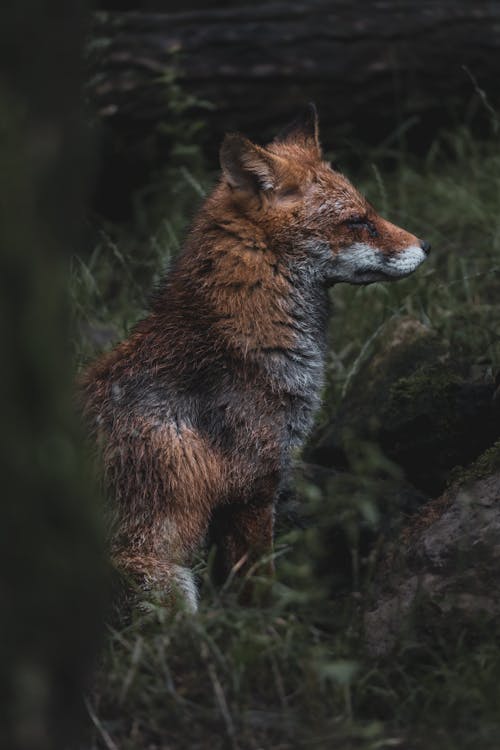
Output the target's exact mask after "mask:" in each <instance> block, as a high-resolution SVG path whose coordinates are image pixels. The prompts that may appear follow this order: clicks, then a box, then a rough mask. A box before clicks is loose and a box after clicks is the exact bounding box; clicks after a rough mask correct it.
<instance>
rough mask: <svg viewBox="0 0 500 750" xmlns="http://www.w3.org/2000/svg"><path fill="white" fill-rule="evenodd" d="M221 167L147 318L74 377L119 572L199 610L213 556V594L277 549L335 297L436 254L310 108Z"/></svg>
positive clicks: (228, 147) (235, 142) (228, 149)
mask: <svg viewBox="0 0 500 750" xmlns="http://www.w3.org/2000/svg"><path fill="white" fill-rule="evenodd" d="M220 162H221V167H222V176H221V178H220V181H219V182H218V184H217V186H216V187H215V189H214V190H213V192H212V193H211V195H210V196H209V197H208V198H207V199H206V201H205V203H204V205H203V206H202V208H201V209H200V211H199V213H198V216H197V217H196V220H195V221H194V224H193V227H192V229H191V231H190V233H189V236H188V238H187V241H186V243H185V246H184V249H183V251H182V252H181V254H180V256H179V257H178V258H177V261H176V263H175V265H174V267H173V268H172V269H171V270H170V272H169V273H168V275H167V277H166V279H165V281H164V283H163V287H162V288H161V291H160V293H159V295H158V298H157V301H156V303H155V305H154V307H153V309H152V311H151V313H150V314H149V316H148V317H147V318H146V319H145V320H142V321H141V322H140V323H138V325H136V327H135V329H134V330H133V331H132V333H131V335H130V337H129V338H128V339H127V340H125V341H123V342H122V343H120V344H119V345H118V346H117V347H116V348H115V349H114V350H113V351H111V352H110V353H107V354H105V355H104V356H102V357H101V358H100V359H98V360H97V362H96V363H94V364H93V365H92V366H90V368H89V369H87V371H86V372H85V373H84V375H83V377H82V395H83V410H84V413H85V415H86V417H87V419H88V420H89V422H90V424H91V429H92V431H93V434H94V435H95V437H96V440H98V441H99V442H100V443H102V445H103V460H104V471H105V480H106V484H107V487H108V490H109V494H110V496H111V501H112V506H113V517H114V522H113V528H112V541H111V547H112V556H113V558H114V561H115V563H116V565H117V566H119V567H120V568H121V569H123V570H125V571H127V572H128V573H129V574H131V575H132V576H134V577H136V578H138V579H139V580H141V581H142V582H143V584H145V585H149V586H152V587H154V588H155V589H158V590H160V591H164V592H166V593H167V594H168V592H175V591H177V592H180V593H181V596H182V597H183V598H184V600H185V602H186V605H187V606H188V607H189V608H190V609H192V610H195V609H196V606H197V590H196V586H195V582H194V578H193V576H192V573H191V571H190V567H189V566H190V564H191V560H192V557H193V555H194V553H196V551H197V550H199V549H200V548H202V546H203V544H204V543H205V542H206V540H207V539H210V540H212V541H213V542H214V543H215V545H216V556H215V563H214V567H215V573H216V577H217V578H218V579H220V580H224V579H225V577H227V576H228V575H229V573H230V572H231V571H235V570H239V571H241V570H243V571H247V572H248V570H249V569H250V568H251V567H252V566H253V565H255V564H256V562H257V561H258V560H259V559H261V558H262V556H265V555H266V554H267V553H270V552H271V550H272V541H273V516H274V505H275V499H276V496H277V493H278V491H279V488H280V485H281V483H282V481H283V480H284V477H286V474H287V468H288V466H289V464H290V460H291V453H292V450H294V449H295V448H296V447H297V446H300V445H301V443H302V442H303V441H304V439H305V437H306V436H307V435H308V432H309V431H310V429H311V427H312V424H313V420H314V415H315V412H316V410H317V408H318V406H319V401H320V393H321V389H322V385H323V369H324V362H325V356H326V349H327V341H326V337H327V321H328V309H329V304H328V287H330V286H331V285H333V284H336V283H338V282H349V283H351V284H369V283H371V282H374V281H389V280H395V279H400V278H402V277H404V276H407V275H408V274H410V273H412V272H413V271H414V270H415V269H416V268H417V267H418V266H419V265H420V264H421V263H422V262H423V261H424V260H425V258H426V256H427V255H428V253H429V249H430V246H429V244H428V243H426V242H421V241H420V240H418V239H417V238H416V237H415V236H414V235H412V234H409V233H408V232H406V231H404V230H403V229H400V228H399V227H397V226H394V225H393V224H391V223H389V222H388V221H386V220H385V219H383V218H381V217H380V216H379V215H378V214H377V213H376V212H375V209H374V208H373V207H372V206H371V205H370V204H369V203H368V202H367V201H366V200H365V198H364V197H363V196H362V195H360V194H359V193H358V192H357V190H355V188H354V187H353V186H352V185H351V183H350V182H349V181H348V180H347V179H346V177H344V176H343V175H342V174H340V172H338V171H335V170H334V169H333V168H332V167H331V166H330V165H329V164H328V163H327V162H325V161H324V160H323V158H322V153H321V147H320V143H319V138H318V120H317V115H316V110H315V108H314V106H313V105H310V106H309V108H308V109H307V111H306V112H305V114H304V115H303V116H302V117H300V118H298V119H297V120H296V121H294V123H292V124H291V125H290V126H289V127H288V128H287V129H286V130H285V131H283V132H282V133H281V134H280V135H279V136H278V137H276V138H275V140H274V141H272V142H271V143H270V144H268V145H267V146H266V147H262V146H258V145H256V144H254V143H252V142H251V141H249V140H248V139H247V138H245V137H243V136H242V135H237V134H232V135H231V134H230V135H227V136H226V138H225V140H224V142H223V144H222V147H221V151H220ZM269 557H271V555H269Z"/></svg>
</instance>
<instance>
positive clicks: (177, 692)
mask: <svg viewBox="0 0 500 750" xmlns="http://www.w3.org/2000/svg"><path fill="white" fill-rule="evenodd" d="M499 47H500V3H497V2H484V1H482V0H481V1H479V2H475V3H467V2H463V1H461V0H457V1H456V2H451V1H449V0H441V1H440V2H426V1H424V2H419V3H417V2H413V0H407V1H406V2H396V1H395V0H376V1H375V2H370V3H363V4H361V3H348V2H341V1H340V0H309V2H306V0H303V1H302V2H300V1H299V0H291V1H290V2H288V3H284V2H276V3H275V2H268V3H259V2H257V3H252V4H247V5H245V4H244V3H238V2H223V1H222V0H211V1H210V2H201V0H200V2H189V1H186V2H183V3H180V2H179V3H176V2H169V3H166V2H156V3H154V2H143V3H141V2H134V3H132V2H129V3H126V2H121V3H111V2H110V3H107V4H106V3H99V4H97V5H96V4H94V6H93V7H88V6H85V4H84V3H81V2H79V0H65V1H64V2H62V1H60V2H57V0H36V1H35V0H33V1H32V2H28V0H24V1H21V2H16V3H14V2H8V3H7V4H4V5H3V6H2V9H1V10H0V248H1V255H0V264H1V273H0V285H1V290H2V292H1V300H0V304H1V305H2V316H1V318H0V325H1V331H2V368H1V372H2V388H1V390H0V399H1V401H2V410H1V413H2V418H3V430H2V438H1V445H2V450H1V454H0V455H1V457H2V465H3V469H4V472H3V486H2V489H3V491H2V507H3V509H4V517H3V519H2V522H1V523H0V554H1V556H2V565H1V574H0V597H1V600H0V601H1V604H2V617H1V618H0V747H2V748H4V747H5V748H6V750H7V748H8V749H9V750H11V749H12V750H17V749H19V750H46V749H47V750H49V749H50V750H53V749H54V748H85V750H91V749H92V750H94V749H97V748H99V750H101V748H106V750H117V749H118V748H119V749H120V750H135V749H137V750H139V748H140V749H141V750H142V749H143V748H148V750H153V749H154V750H160V748H161V749H162V750H164V749H165V750H166V748H190V750H192V749H193V748H204V747H207V746H211V747H214V748H225V747H229V748H240V749H241V750H244V749H245V748H261V747H262V748H264V747H265V748H266V750H267V749H269V750H270V749H271V748H276V750H277V749H278V748H280V750H281V749H284V748H296V747H307V748H311V747H318V748H327V747H328V748H330V747H338V748H364V749H365V748H366V749H368V748H371V749H373V750H375V748H384V747H397V748H405V749H406V748H407V749H408V750H417V749H418V748H426V750H427V748H434V747H435V748H450V750H451V748H453V749H455V748H469V747H473V746H474V747H476V746H478V745H479V746H481V748H491V749H492V750H493V749H494V748H497V747H498V737H499V734H500V724H499V716H500V689H499V685H500V658H499V653H500V650H499V645H500V643H499V640H500V638H499V636H500V632H499V616H500V601H499V597H498V577H499V573H500V570H499V560H500V556H499V554H498V550H499V539H500V443H499V438H500V420H499V416H500V414H499V410H500V391H499V388H500V377H499V373H500V311H499V308H498V297H499V291H500V210H499V208H500V205H499V204H500V153H499V127H500V125H499V115H498V111H499V104H500V102H499V96H500V91H499V86H498V81H499V73H500V55H499ZM310 100H314V101H315V102H316V105H317V107H318V110H319V114H320V121H321V135H322V142H323V145H324V149H325V152H326V154H327V156H328V158H331V159H332V160H333V161H334V162H335V163H336V165H337V166H338V168H340V169H342V171H345V172H346V173H347V174H348V175H349V177H350V178H351V179H352V181H353V182H354V183H355V184H356V185H357V186H358V187H359V188H360V189H361V190H363V191H364V192H365V193H366V195H367V197H368V198H369V199H370V201H372V202H373V203H374V205H375V206H376V207H377V208H378V209H379V210H380V212H381V213H382V214H383V215H385V216H387V218H389V219H391V220H393V221H394V222H395V223H398V224H401V225H402V226H404V227H405V228H407V229H408V230H410V231H413V232H415V233H416V234H417V235H419V236H425V238H426V239H428V240H430V241H431V243H432V246H433V251H432V255H431V258H430V260H429V261H428V263H426V265H425V267H424V268H422V269H421V270H419V271H418V273H417V274H415V275H414V276H412V277H411V278H409V279H407V280H405V281H403V282H401V283H398V284H396V285H383V284H374V285H372V286H370V287H367V288H350V287H347V286H341V287H340V286H339V287H337V288H335V289H334V290H333V292H332V301H333V309H334V313H333V317H332V324H331V348H330V353H329V358H328V368H327V382H328V384H327V389H326V392H325V401H324V407H323V409H322V411H321V414H320V415H319V416H318V421H317V427H316V430H315V432H314V434H313V436H312V438H311V440H310V443H309V445H308V446H307V449H306V451H305V452H304V455H303V456H302V457H301V458H300V460H299V459H298V460H297V467H296V470H295V476H294V483H293V484H294V487H293V492H291V493H290V494H289V495H287V496H286V497H283V498H282V501H281V503H280V508H279V514H278V528H277V539H276V555H277V560H276V563H277V578H276V581H275V582H274V584H273V591H272V602H271V603H270V605H269V606H268V607H266V608H265V609H259V608H257V607H255V608H252V607H250V608H243V607H241V606H239V605H238V603H237V594H238V585H237V583H233V585H231V586H228V587H226V588H225V589H224V590H222V591H220V590H214V589H213V587H212V585H211V583H210V576H209V574H208V569H209V567H210V559H209V561H208V563H207V561H206V560H204V559H200V561H199V564H198V566H197V574H198V577H199V582H200V587H201V591H202V606H201V611H200V614H199V615H197V616H195V617H193V616H189V615H187V614H186V613H185V612H183V611H177V612H169V611H166V610H165V608H164V607H162V606H161V605H160V604H159V603H158V602H157V601H155V600H154V598H149V599H147V601H144V602H143V603H142V606H141V607H140V608H138V609H137V611H136V612H135V613H134V614H133V616H132V617H131V619H130V620H128V621H127V622H126V623H123V622H122V623H121V624H118V623H117V621H116V618H115V617H114V615H113V613H112V612H111V610H110V601H111V599H112V595H111V585H110V574H109V571H108V567H107V563H106V555H105V545H104V541H103V540H104V531H103V521H102V504H103V500H102V498H101V497H100V492H99V489H98V481H97V480H96V478H95V477H94V476H93V471H92V469H91V467H90V465H89V460H88V446H86V445H85V438H84V435H83V434H82V430H81V426H80V424H79V419H78V415H77V414H76V413H75V408H74V396H73V394H74V380H75V376H76V374H77V372H78V370H79V368H80V367H82V366H83V365H84V364H85V362H87V361H88V360H89V359H91V358H92V357H94V356H97V355H98V354H99V353H100V352H101V351H104V350H105V349H107V348H109V347H110V346H112V345H113V343H114V342H115V341H117V340H119V339H120V338H121V337H122V336H124V335H125V334H126V333H127V331H129V330H130V327H131V326H132V325H133V324H134V322H135V321H136V320H138V319H139V318H140V317H141V316H142V315H144V314H145V312H146V311H147V307H148V299H149V295H150V292H151V289H152V288H153V287H154V286H155V284H156V283H157V282H158V281H159V280H160V279H161V277H162V275H163V274H164V273H165V269H167V268H168V265H169V263H170V262H171V260H172V259H173V258H174V257H175V255H176V253H177V252H178V251H179V248H180V247H181V245H182V240H183V236H184V233H185V231H186V229H187V227H188V226H189V223H190V221H191V219H192V217H193V215H194V213H195V212H196V208H197V207H198V206H199V204H200V202H201V201H202V200H203V197H204V195H206V193H207V191H209V190H210V188H211V185H213V184H214V181H215V179H216V178H217V170H218V159H217V154H218V146H219V143H220V141H221V139H222V137H223V134H224V133H225V132H226V131H233V130H239V131H242V132H244V133H246V134H247V135H248V136H250V137H252V138H254V139H255V140H256V141H258V142H259V143H265V142H266V139H269V138H271V137H272V136H273V135H274V134H275V133H276V132H277V131H278V130H279V129H280V128H281V127H282V126H283V125H285V124H286V122H287V121H288V120H290V119H292V118H293V117H294V116H295V114H296V113H297V111H298V110H299V109H300V108H301V107H302V106H303V105H304V104H305V103H307V102H308V101H310Z"/></svg>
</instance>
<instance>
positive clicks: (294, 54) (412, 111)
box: [88, 0, 500, 143]
mask: <svg viewBox="0 0 500 750" xmlns="http://www.w3.org/2000/svg"><path fill="white" fill-rule="evenodd" d="M499 24H500V5H499V4H497V3H491V2H486V0H478V2H475V3H469V2H466V0H456V1H453V2H452V1H451V0H445V1H444V2H441V3H433V2H432V1H431V0H423V2H406V3H401V2H399V1H398V0H376V2H373V3H371V4H370V5H369V6H366V7H365V6H364V7H363V9H362V11H361V12H360V8H359V6H357V5H356V4H353V3H350V2H347V1H346V0H340V1H336V2H333V1H332V0H309V2H304V0H292V1H291V2H289V3H280V2H271V3H268V4H257V5H252V6H248V7H232V8H224V9H207V10H194V11H190V12H176V13H147V12H142V13H141V12H111V13H106V12H101V13H97V14H96V15H95V18H94V24H93V28H92V31H91V41H90V43H89V47H88V94H89V97H90V99H91V101H92V102H93V105H94V106H95V108H96V110H97V112H98V114H99V116H100V118H102V119H103V120H105V121H107V122H110V123H112V124H113V126H114V127H115V126H116V127H120V128H121V129H123V130H125V131H127V130H128V132H129V133H133V134H134V135H135V137H137V134H138V132H144V131H147V130H148V129H152V128H154V127H155V126H156V124H157V123H158V122H161V121H162V120H166V119H170V118H172V117H175V114H176V113H175V102H174V103H172V102H171V101H170V102H169V100H168V96H167V95H166V90H165V86H164V85H163V84H162V82H161V78H162V75H163V74H164V72H165V70H166V69H174V70H175V71H176V75H177V77H178V80H179V82H180V84H181V86H182V87H183V89H184V90H185V91H186V92H188V93H189V94H193V95H195V96H196V98H198V99H203V100H206V101H208V102H210V103H211V104H212V106H213V109H212V111H210V113H209V114H207V113H206V112H205V115H206V119H207V124H208V137H209V138H212V139H214V141H216V142H218V141H219V139H220V135H221V133H222V132H223V131H224V130H227V129H241V130H243V131H245V132H246V133H248V134H249V135H251V136H253V137H260V138H265V137H268V136H270V135H272V133H273V131H274V128H275V127H276V126H277V125H278V124H280V123H282V122H284V121H286V120H287V118H289V117H290V114H293V112H294V110H295V109H296V108H297V107H300V106H301V105H302V104H303V103H304V101H307V100H309V99H315V100H316V101H317V103H318V104H319V106H320V111H321V113H322V116H323V123H324V124H323V133H324V134H325V135H326V134H328V133H327V132H325V127H326V128H328V129H329V130H331V131H332V132H335V133H336V134H342V133H344V134H349V135H353V136H355V137H362V138H364V139H365V140H368V142H371V143H375V142H377V141H378V140H380V139H381V138H383V137H385V136H387V134H388V133H389V132H390V131H393V130H394V128H395V127H397V126H398V125H400V126H401V125H402V126H403V127H404V126H405V123H406V125H408V123H409V122H411V121H412V119H411V118H413V120H415V118H423V119H425V120H426V122H425V123H424V124H425V126H426V127H427V129H428V130H429V131H430V132H435V130H436V125H437V121H441V120H443V118H445V117H448V118H449V114H450V112H452V111H455V112H458V113H462V114H463V113H464V111H465V105H466V103H467V102H468V101H470V99H471V96H472V95H473V93H474V83H473V81H472V80H471V76H473V77H474V79H475V80H477V82H478V84H479V86H480V87H481V88H482V89H484V90H485V91H486V92H487V93H488V95H489V96H490V97H491V98H492V100H495V97H498V86H497V82H498V74H499V72H500V54H499V53H500V33H499V31H498V29H499V28H500V27H499ZM467 71H470V73H468V72H467ZM493 103H494V102H493ZM172 104H174V106H172ZM193 108H194V109H196V105H195V102H194V101H193Z"/></svg>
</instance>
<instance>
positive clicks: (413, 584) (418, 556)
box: [365, 445, 500, 655]
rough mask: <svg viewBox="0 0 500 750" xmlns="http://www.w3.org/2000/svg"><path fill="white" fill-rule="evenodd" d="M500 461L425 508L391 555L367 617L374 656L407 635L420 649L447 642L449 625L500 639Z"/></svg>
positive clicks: (492, 460) (481, 467) (489, 459)
mask: <svg viewBox="0 0 500 750" xmlns="http://www.w3.org/2000/svg"><path fill="white" fill-rule="evenodd" d="M499 459H500V449H499V447H498V445H497V446H496V447H495V449H494V450H493V451H488V452H487V453H485V454H484V455H483V456H482V457H481V458H480V459H479V460H478V461H476V462H475V464H474V465H473V466H472V467H471V473H470V474H469V475H468V476H466V475H465V474H464V476H462V479H461V480H460V481H457V482H455V483H454V484H453V486H452V487H451V488H450V489H449V490H448V491H447V492H446V493H444V494H443V495H442V497H440V498H437V499H436V500H434V501H432V502H430V503H429V504H428V505H426V506H425V508H424V509H423V510H422V512H421V513H420V514H419V515H418V516H416V517H415V518H414V519H413V520H412V522H411V523H410V525H409V526H408V527H407V528H406V529H404V530H403V532H402V533H401V535H400V536H399V538H398V540H397V542H396V543H395V544H394V545H393V547H392V550H391V551H389V553H388V554H387V556H386V558H385V560H384V561H383V563H382V564H381V566H380V569H379V571H378V574H377V576H376V578H375V584H376V585H375V592H376V593H375V596H374V604H373V607H372V608H371V610H370V611H368V612H367V614H366V615H365V627H366V637H367V643H368V647H369V649H370V651H371V652H372V653H374V654H377V655H381V654H384V653H387V652H388V651H389V650H390V649H391V648H392V647H393V646H394V645H395V644H396V642H397V640H398V638H399V637H400V636H401V635H403V634H404V633H405V631H407V630H408V628H410V629H411V630H412V632H413V637H414V639H415V640H416V641H424V640H426V639H428V638H429V637H433V638H435V637H436V635H438V636H439V637H443V636H445V635H446V632H447V631H448V630H449V627H450V624H451V625H452V626H453V628H454V629H455V630H456V632H464V633H470V634H472V633H474V632H475V631H476V630H477V629H478V628H481V627H482V626H484V624H485V623H486V624H487V626H488V628H489V631H490V633H491V631H492V629H494V631H495V632H498V633H499V634H500V603H499V600H498V596H497V589H498V578H499V576H500V467H499ZM492 466H497V469H496V470H495V471H491V467H492ZM476 472H478V475H477V476H475V478H473V476H474V474H475V473H476ZM483 472H484V473H483ZM479 475H481V476H479Z"/></svg>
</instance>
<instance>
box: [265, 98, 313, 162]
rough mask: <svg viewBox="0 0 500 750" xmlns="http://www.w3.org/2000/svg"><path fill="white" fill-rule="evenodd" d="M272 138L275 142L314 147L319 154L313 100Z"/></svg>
mask: <svg viewBox="0 0 500 750" xmlns="http://www.w3.org/2000/svg"><path fill="white" fill-rule="evenodd" d="M274 140H275V142H277V143H286V142H289V143H290V142H292V143H300V144H302V145H303V146H306V147H307V148H312V149H314V150H315V151H316V152H317V154H318V156H321V146H320V142H319V122H318V111H317V109H316V105H315V104H313V102H309V104H308V105H307V107H305V109H304V110H303V112H301V113H300V114H299V116H298V117H296V118H295V120H292V122H290V123H289V124H288V125H287V126H286V127H284V128H283V129H282V130H280V132H279V133H278V135H277V136H276V138H275V139H274Z"/></svg>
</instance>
